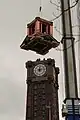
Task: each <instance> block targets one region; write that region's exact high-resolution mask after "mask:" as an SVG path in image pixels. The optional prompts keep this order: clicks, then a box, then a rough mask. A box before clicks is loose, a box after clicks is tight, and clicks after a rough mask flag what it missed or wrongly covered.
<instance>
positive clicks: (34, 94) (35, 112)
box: [26, 58, 59, 120]
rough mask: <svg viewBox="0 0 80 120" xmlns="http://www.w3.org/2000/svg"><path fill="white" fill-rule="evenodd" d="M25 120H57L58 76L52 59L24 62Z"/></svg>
mask: <svg viewBox="0 0 80 120" xmlns="http://www.w3.org/2000/svg"><path fill="white" fill-rule="evenodd" d="M26 68H27V104H26V120H59V109H58V87H59V86H58V74H59V68H58V67H55V60H54V59H50V58H49V59H47V60H45V59H43V60H40V59H37V60H36V61H28V62H26Z"/></svg>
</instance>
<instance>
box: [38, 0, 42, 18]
mask: <svg viewBox="0 0 80 120" xmlns="http://www.w3.org/2000/svg"><path fill="white" fill-rule="evenodd" d="M41 12H42V0H40V7H39V14H40V16H42V15H41Z"/></svg>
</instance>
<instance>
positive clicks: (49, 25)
mask: <svg viewBox="0 0 80 120" xmlns="http://www.w3.org/2000/svg"><path fill="white" fill-rule="evenodd" d="M48 34H50V25H48Z"/></svg>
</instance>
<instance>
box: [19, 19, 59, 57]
mask: <svg viewBox="0 0 80 120" xmlns="http://www.w3.org/2000/svg"><path fill="white" fill-rule="evenodd" d="M58 45H59V42H58V41H57V40H56V39H55V38H54V37H53V22H50V21H48V20H45V19H42V18H40V17H36V18H35V19H34V20H33V21H32V22H31V23H29V24H27V36H26V38H25V39H24V41H23V42H22V44H21V45H20V47H21V49H24V50H32V51H35V52H36V53H38V54H41V55H45V54H46V53H48V52H49V50H50V49H51V48H55V47H57V46H58Z"/></svg>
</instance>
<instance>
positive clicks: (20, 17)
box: [0, 0, 77, 120]
mask: <svg viewBox="0 0 80 120" xmlns="http://www.w3.org/2000/svg"><path fill="white" fill-rule="evenodd" d="M54 2H55V3H56V4H58V5H60V4H59V0H57V1H56V0H55V1H54ZM39 6H40V0H6V1H5V0H0V120H25V109H26V107H25V105H26V88H27V87H26V78H27V73H26V68H25V62H26V61H28V60H36V59H37V58H41V59H43V58H46V59H47V58H53V59H55V61H56V66H58V67H59V68H60V74H59V86H60V89H59V104H60V111H61V105H62V101H63V99H64V93H63V88H64V84H63V76H64V75H63V71H62V69H61V68H63V65H62V60H61V59H62V58H61V52H59V51H56V50H54V49H51V50H50V52H49V53H48V54H47V55H45V56H41V55H38V54H36V53H35V52H31V51H28V52H27V51H24V50H21V49H20V44H21V43H22V41H23V39H24V38H25V36H26V25H27V23H29V22H31V21H32V20H33V19H34V18H35V17H36V16H39ZM53 12H55V15H58V14H59V13H60V11H58V10H57V8H56V6H53V5H51V4H50V2H49V0H42V17H43V18H45V19H48V20H51V19H53V18H54V17H55V16H54V15H53ZM73 17H74V15H73ZM53 24H54V27H55V26H56V28H57V29H58V30H59V31H60V30H61V25H60V19H58V20H56V21H54V23H53ZM74 24H77V23H75V22H74ZM53 31H54V37H55V38H56V39H57V40H58V41H60V40H61V36H60V34H59V33H58V32H57V31H56V30H55V29H54V30H53ZM76 50H77V49H76ZM60 118H61V114H60ZM60 120H62V118H61V119H60Z"/></svg>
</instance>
